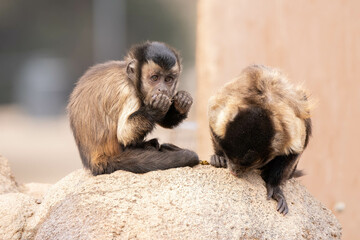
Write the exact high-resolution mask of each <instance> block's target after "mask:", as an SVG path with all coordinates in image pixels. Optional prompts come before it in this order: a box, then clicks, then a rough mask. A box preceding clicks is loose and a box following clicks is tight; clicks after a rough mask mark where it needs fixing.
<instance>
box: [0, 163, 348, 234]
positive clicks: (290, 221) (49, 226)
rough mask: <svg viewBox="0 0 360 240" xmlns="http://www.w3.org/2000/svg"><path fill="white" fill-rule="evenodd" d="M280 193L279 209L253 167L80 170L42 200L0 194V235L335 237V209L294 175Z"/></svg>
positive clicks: (27, 196) (21, 194)
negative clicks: (237, 171)
mask: <svg viewBox="0 0 360 240" xmlns="http://www.w3.org/2000/svg"><path fill="white" fill-rule="evenodd" d="M284 192H285V196H286V197H287V201H288V204H289V208H290V211H289V213H288V215H286V216H283V215H280V214H279V213H278V212H276V210H275V208H276V202H275V201H273V200H269V201H267V200H266V189H265V187H264V182H263V181H262V179H261V178H260V177H259V176H258V174H256V173H250V174H247V175H245V176H243V177H242V178H236V177H234V176H232V175H231V174H229V172H228V171H227V170H226V169H217V168H213V167H211V166H197V167H195V168H188V167H186V168H177V169H170V170H166V171H156V172H150V173H147V174H133V173H129V172H124V171H117V172H114V173H113V174H110V175H100V176H96V177H93V176H91V175H90V174H89V172H87V171H85V170H82V169H81V170H77V171H75V172H73V173H71V174H69V175H68V176H66V177H65V178H63V179H62V180H60V181H59V182H57V183H56V184H54V185H53V186H51V187H50V188H49V190H47V192H46V193H45V195H44V196H43V197H42V199H41V202H38V201H36V198H35V197H33V196H30V195H27V194H24V193H11V194H3V195H0V206H1V212H0V214H1V216H0V239H3V237H5V236H6V238H5V239H104V240H106V239H340V238H341V226H340V225H339V223H338V221H337V220H336V218H335V217H334V215H333V214H332V213H331V212H330V210H328V209H326V208H325V207H324V206H323V205H322V204H321V203H320V202H319V201H317V200H316V199H314V198H313V197H312V196H311V195H310V194H309V193H308V192H307V191H306V189H305V188H304V187H303V186H302V185H300V184H299V182H298V181H297V180H291V181H289V182H288V184H287V185H286V186H285V187H284ZM11 201H12V202H14V204H15V205H12V206H11V207H10V206H9V207H8V208H6V206H8V204H9V203H10V202H11ZM13 208H15V209H16V211H14V210H11V209H13ZM4 216H6V217H5V218H4ZM11 219H13V222H14V223H12V220H11ZM14 219H16V221H15V220H14ZM5 223H6V224H7V225H8V226H11V228H9V227H5V225H4V224H5ZM16 228H18V232H17V233H16V234H12V235H11V236H10V234H8V235H1V234H7V233H8V232H7V231H6V230H7V229H16ZM13 232H14V231H13Z"/></svg>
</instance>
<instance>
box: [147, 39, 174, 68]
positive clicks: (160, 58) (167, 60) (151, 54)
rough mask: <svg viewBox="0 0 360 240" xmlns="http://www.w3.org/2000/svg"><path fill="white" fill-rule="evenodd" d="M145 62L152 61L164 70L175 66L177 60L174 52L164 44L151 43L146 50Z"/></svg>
mask: <svg viewBox="0 0 360 240" xmlns="http://www.w3.org/2000/svg"><path fill="white" fill-rule="evenodd" d="M145 56H146V57H145V58H146V60H148V61H149V60H152V61H154V62H155V63H156V64H157V65H159V66H160V67H162V68H163V69H165V70H170V69H171V68H172V67H173V66H175V64H176V62H177V58H176V56H175V54H174V52H173V51H172V50H171V49H169V48H168V47H167V46H166V45H165V44H163V43H159V42H153V43H151V44H150V45H149V46H148V47H147V49H146V55H145Z"/></svg>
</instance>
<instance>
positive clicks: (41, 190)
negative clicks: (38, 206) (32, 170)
mask: <svg viewBox="0 0 360 240" xmlns="http://www.w3.org/2000/svg"><path fill="white" fill-rule="evenodd" d="M50 186H51V184H47V183H26V184H24V185H23V186H22V188H21V192H23V193H25V194H27V195H29V196H32V197H34V198H36V199H38V200H41V199H42V198H43V196H44V194H45V193H46V191H47V190H48V189H49V188H50Z"/></svg>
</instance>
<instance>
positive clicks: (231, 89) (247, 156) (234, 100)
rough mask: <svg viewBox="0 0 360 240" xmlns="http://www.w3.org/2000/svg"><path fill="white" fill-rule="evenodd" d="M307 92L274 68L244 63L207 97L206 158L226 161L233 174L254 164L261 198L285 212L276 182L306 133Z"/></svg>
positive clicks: (292, 172) (287, 173) (287, 172)
mask: <svg viewBox="0 0 360 240" xmlns="http://www.w3.org/2000/svg"><path fill="white" fill-rule="evenodd" d="M310 109H311V103H310V101H309V96H308V94H307V93H306V92H305V91H304V90H303V89H301V88H300V87H295V86H293V85H292V84H291V83H289V82H288V80H287V78H286V77H285V76H284V75H283V74H282V73H281V72H280V71H278V70H276V69H272V68H269V67H266V66H262V65H253V66H249V67H247V68H245V69H244V70H243V71H242V73H241V74H240V76H239V77H237V78H236V79H234V80H232V81H231V82H229V83H227V84H226V85H225V86H224V87H223V88H222V89H220V90H219V91H218V92H217V93H216V95H215V96H213V97H211V98H210V100H209V109H208V114H209V123H210V130H211V136H212V142H213V147H214V152H215V154H214V155H213V156H212V157H211V160H210V164H212V165H214V166H216V167H228V168H229V170H230V171H231V172H232V173H233V174H234V175H236V176H239V175H241V173H242V172H244V171H248V170H252V169H259V170H260V172H261V177H262V178H263V179H264V181H265V184H266V189H267V198H268V199H270V198H273V199H275V200H276V201H277V202H278V204H277V211H279V212H280V213H282V214H284V215H285V214H287V213H288V211H289V208H288V206H287V203H286V200H285V196H284V194H283V192H282V190H281V189H280V185H282V184H284V183H285V181H286V180H287V179H289V178H291V177H298V176H301V175H302V174H301V172H300V171H297V170H296V167H297V164H298V160H299V156H300V155H301V153H302V152H303V151H304V149H305V148H306V146H307V144H308V142H309V137H310V135H311V119H310Z"/></svg>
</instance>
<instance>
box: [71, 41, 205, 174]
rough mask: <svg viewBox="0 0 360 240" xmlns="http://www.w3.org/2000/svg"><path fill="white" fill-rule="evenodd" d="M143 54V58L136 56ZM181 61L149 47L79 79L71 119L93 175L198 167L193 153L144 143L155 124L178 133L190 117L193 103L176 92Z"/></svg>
mask: <svg viewBox="0 0 360 240" xmlns="http://www.w3.org/2000/svg"><path fill="white" fill-rule="evenodd" d="M139 49H140V50H139ZM137 52H140V53H142V54H143V56H140V57H139V56H134V55H136V53H137ZM159 56H160V57H164V58H163V59H160V60H159V59H158V58H157V57H159ZM177 58H178V57H177V55H175V53H174V52H173V50H172V49H170V48H169V47H167V46H166V45H164V44H162V43H156V42H155V43H149V42H147V43H145V44H143V45H138V46H136V47H134V49H133V50H132V51H131V52H130V54H129V55H128V57H127V58H126V59H125V60H124V61H110V62H106V63H103V64H98V65H95V66H93V67H91V68H90V69H89V70H88V71H87V72H86V73H85V74H84V75H83V76H82V77H81V78H80V79H79V81H78V82H77V85H76V87H75V88H74V90H73V92H72V94H71V96H70V100H69V104H68V113H69V118H70V125H71V129H72V131H73V135H74V138H75V141H76V144H77V146H78V149H79V153H80V156H81V159H82V162H83V165H84V166H85V167H86V168H88V169H90V171H91V172H92V173H93V175H98V174H104V173H112V172H113V171H116V170H126V171H131V172H135V173H145V172H148V171H153V170H163V169H168V168H174V167H183V166H194V165H196V164H198V162H199V160H198V156H197V154H196V153H194V152H193V151H190V150H186V149H181V148H179V147H176V146H175V145H172V144H163V145H160V144H159V143H158V141H157V140H156V139H152V140H150V141H145V140H144V138H145V137H146V135H147V134H148V133H149V132H151V131H152V130H153V129H154V127H155V124H159V125H161V126H163V127H167V128H172V127H175V126H177V125H178V124H179V123H180V122H181V121H182V120H184V119H185V118H186V117H187V113H188V111H189V108H190V105H191V104H192V99H191V97H190V95H189V94H188V93H186V92H184V91H180V92H177V93H176V92H175V89H176V84H177V76H178V73H179V72H180V64H179V61H178V59H177ZM169 61H170V64H169ZM171 61H172V62H171ZM166 63H168V65H166V66H165V67H164V66H162V67H160V66H159V64H160V65H161V64H166ZM166 74H168V75H166ZM154 76H155V77H154ZM171 99H175V100H173V101H171Z"/></svg>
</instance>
